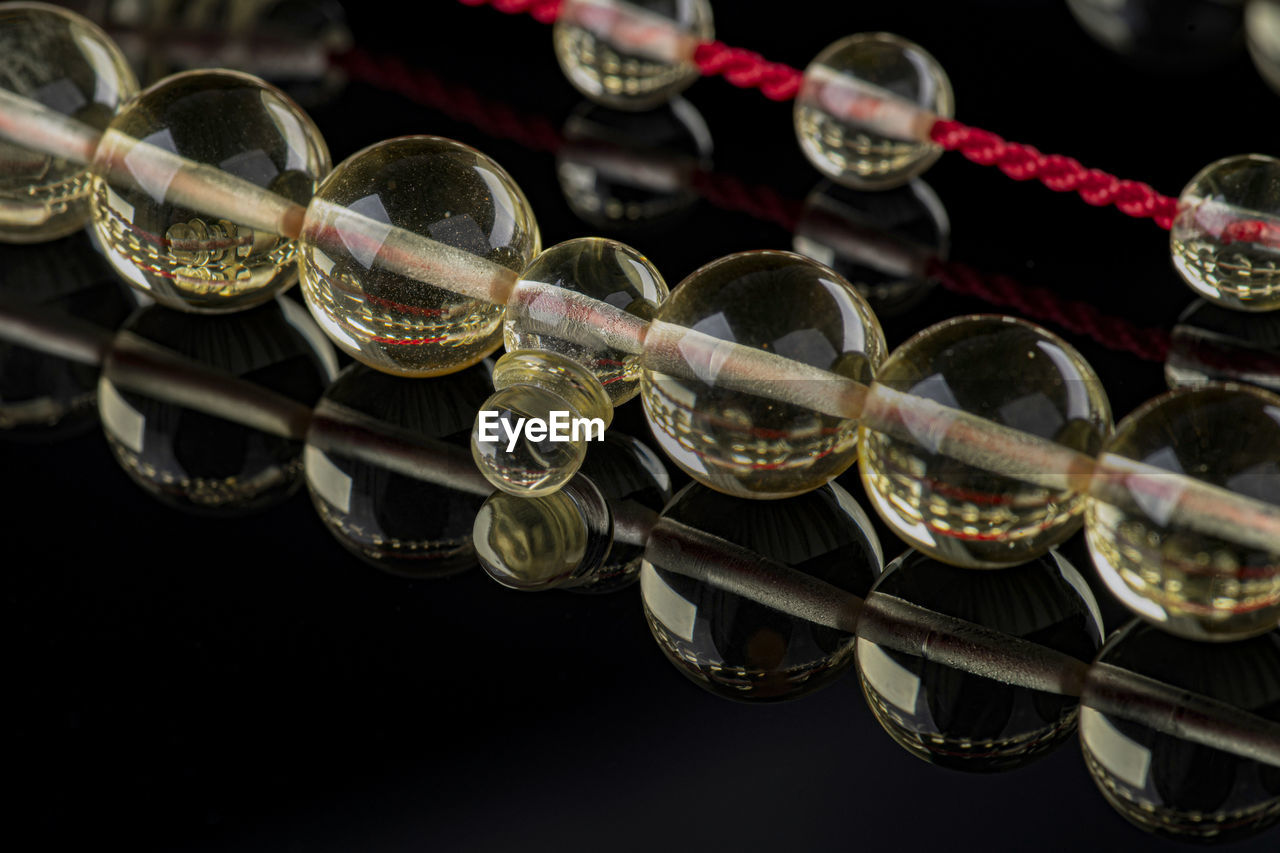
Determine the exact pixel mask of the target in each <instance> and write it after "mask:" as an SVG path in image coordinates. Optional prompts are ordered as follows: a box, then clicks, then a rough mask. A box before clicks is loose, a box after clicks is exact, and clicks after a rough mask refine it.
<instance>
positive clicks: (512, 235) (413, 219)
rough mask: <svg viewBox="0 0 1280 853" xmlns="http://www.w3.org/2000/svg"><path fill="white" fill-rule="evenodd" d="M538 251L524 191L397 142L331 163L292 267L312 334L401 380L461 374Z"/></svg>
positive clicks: (453, 151)
mask: <svg viewBox="0 0 1280 853" xmlns="http://www.w3.org/2000/svg"><path fill="white" fill-rule="evenodd" d="M539 248H540V238H539V235H538V224H537V222H536V221H534V217H533V211H532V209H531V208H530V207H529V202H528V200H527V199H526V198H525V196H524V193H523V192H521V190H520V188H519V187H518V186H516V183H515V181H514V180H512V178H511V176H510V175H508V174H507V173H506V171H504V170H503V169H502V167H501V166H499V165H498V164H497V163H495V162H493V161H492V160H491V159H489V158H488V157H486V156H485V155H484V154H481V153H480V152H479V151H476V150H475V149H474V148H470V147H468V146H466V145H463V144H461V143H459V142H454V141H453V140H451V139H442V138H440V137H436V136H409V137H401V138H398V139H392V140H388V141H386V142H380V143H378V144H376V145H372V146H370V147H369V148H366V149H364V150H363V151H360V152H359V153H357V154H354V155H352V156H351V157H349V158H347V160H345V161H344V162H342V163H340V164H339V165H338V166H337V168H335V169H334V170H333V173H332V174H331V175H330V176H329V177H328V178H327V179H326V180H325V181H324V183H323V184H322V185H321V186H320V188H319V189H318V190H317V191H316V196H315V198H314V199H313V200H312V202H311V205H310V206H309V207H308V208H307V217H306V222H305V225H304V228H303V236H302V239H301V240H300V249H299V257H298V268H299V271H300V274H301V277H302V287H303V293H304V295H305V296H306V299H307V305H308V306H309V307H310V308H311V312H312V314H314V315H315V318H316V320H317V322H319V323H320V326H321V328H323V329H324V330H325V332H326V333H327V334H328V335H329V336H330V337H331V338H332V339H333V340H334V341H335V342H336V343H337V344H338V346H340V347H341V348H342V349H343V350H345V351H346V352H347V353H349V354H350V355H351V356H353V357H354V358H356V359H358V360H359V361H362V362H364V363H365V364H367V365H369V366H370V367H373V368H375V369H377V370H382V371H385V372H387V373H396V374H400V375H403V376H438V375H440V374H444V373H451V372H453V371H455V370H461V369H462V368H464V367H468V366H470V365H472V364H475V363H476V362H478V361H480V360H481V359H483V358H485V357H486V356H488V355H489V354H490V353H492V352H493V351H494V350H496V349H497V348H498V347H499V346H500V345H501V343H502V315H503V305H505V304H506V300H507V297H508V296H509V295H510V292H511V288H512V287H514V286H515V282H516V279H517V277H518V274H519V272H520V271H521V270H523V269H524V268H525V267H526V266H528V265H529V262H530V261H532V260H533V258H534V256H535V255H536V254H537V253H538V250H539Z"/></svg>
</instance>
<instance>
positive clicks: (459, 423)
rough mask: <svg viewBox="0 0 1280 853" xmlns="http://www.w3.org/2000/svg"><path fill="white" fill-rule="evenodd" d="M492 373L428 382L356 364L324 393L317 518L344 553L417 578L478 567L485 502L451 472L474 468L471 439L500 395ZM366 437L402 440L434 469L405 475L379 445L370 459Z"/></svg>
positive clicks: (314, 424)
mask: <svg viewBox="0 0 1280 853" xmlns="http://www.w3.org/2000/svg"><path fill="white" fill-rule="evenodd" d="M491 367H492V365H491V364H490V363H489V362H481V363H480V364H477V365H474V366H472V367H469V368H467V369H466V370H460V371H458V372H457V373H453V374H450V375H449V376H441V377H438V378H437V379H434V380H432V381H430V382H421V381H418V380H416V379H405V378H403V377H399V376H390V375H388V374H385V373H380V372H378V371H376V370H373V369H372V368H370V367H367V366H365V365H363V364H352V365H349V366H348V367H347V368H346V369H345V370H343V371H342V373H340V374H339V375H338V378H337V379H335V380H334V381H333V383H331V384H330V385H329V387H328V388H327V389H325V392H324V396H323V397H322V398H321V400H320V402H319V403H318V404H317V405H316V408H315V414H314V415H313V417H312V419H311V426H310V429H309V431H308V433H307V445H306V450H305V452H304V455H303V458H304V460H305V462H306V475H307V487H308V489H309V490H310V492H311V501H312V503H313V504H314V505H315V508H316V512H317V514H318V515H319V516H320V520H321V521H323V522H324V524H325V526H326V527H327V528H329V532H330V533H332V534H333V536H334V538H336V539H337V540H338V541H339V542H340V543H342V546H343V547H344V548H346V549H347V550H348V551H350V552H351V553H353V554H355V555H356V556H357V557H359V558H360V559H361V560H364V561H365V562H366V563H368V564H369V565H371V566H374V567H376V568H378V569H381V570H382V571H385V572H388V573H390V574H394V575H399V576H401V577H408V578H418V579H435V578H442V577H446V576H448V575H452V574H456V573H458V572H462V571H465V570H467V569H470V568H473V567H474V566H475V565H476V552H475V548H474V547H473V546H472V543H471V526H472V523H473V522H474V521H475V515H476V512H477V511H478V510H479V509H480V506H481V504H483V503H484V499H485V495H484V493H483V491H482V490H477V489H476V488H475V484H473V483H472V482H469V481H466V480H465V479H464V478H462V477H458V476H456V475H454V474H453V473H452V472H454V471H457V470H459V469H460V468H461V467H462V466H464V465H465V466H468V467H469V466H470V464H471V456H470V454H469V452H468V448H467V441H468V439H469V437H470V434H471V424H472V421H474V420H475V415H476V411H477V410H478V409H479V408H480V405H481V403H483V402H484V399H485V397H486V396H488V394H489V391H490V389H491V388H492V383H491V382H490V378H489V373H490V369H491ZM352 427H355V429H352ZM361 434H365V435H372V436H373V437H375V439H376V438H378V437H381V436H383V435H385V436H388V437H389V438H391V439H393V440H395V439H398V440H399V441H400V442H402V443H403V444H404V445H405V446H407V447H411V448H412V449H413V455H414V458H415V460H418V461H419V464H420V465H421V466H422V468H426V469H430V470H428V471H416V472H411V471H406V470H405V467H404V466H401V465H397V464H395V458H394V457H387V456H385V455H381V454H379V453H378V452H377V445H376V443H375V444H374V452H372V453H370V452H364V451H365V448H363V447H360V446H359V442H360V436H361ZM415 473H417V474H418V476H413V474H415ZM474 479H478V478H472V480H474Z"/></svg>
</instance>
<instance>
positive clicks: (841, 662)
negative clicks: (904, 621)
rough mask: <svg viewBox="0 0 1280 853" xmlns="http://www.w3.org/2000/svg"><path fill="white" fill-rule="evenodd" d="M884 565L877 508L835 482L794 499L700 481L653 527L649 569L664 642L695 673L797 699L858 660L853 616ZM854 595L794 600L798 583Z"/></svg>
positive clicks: (724, 692)
mask: <svg viewBox="0 0 1280 853" xmlns="http://www.w3.org/2000/svg"><path fill="white" fill-rule="evenodd" d="M880 567H881V552H880V544H879V541H878V540H877V539H876V535H875V531H874V530H873V529H872V527H871V523H870V521H869V520H868V519H867V516H866V513H865V512H863V511H862V508H861V507H859V506H858V504H857V502H855V501H854V499H853V498H852V497H851V496H850V495H849V493H848V492H846V491H845V490H844V489H842V488H840V487H839V486H837V485H836V484H834V483H831V484H829V485H827V486H824V487H822V488H820V489H817V490H815V491H811V492H809V493H808V494H805V495H801V496H800V497H796V498H791V499H789V500H784V501H768V502H761V501H748V500H742V499H740V498H731V497H727V496H725V495H721V494H717V493H716V492H713V491H711V490H709V489H706V488H704V487H702V486H700V485H698V484H696V483H694V484H690V485H689V486H688V487H686V488H685V489H684V490H683V491H681V492H680V494H678V495H676V497H675V499H674V500H673V501H672V502H671V504H669V505H668V506H667V508H666V509H665V510H664V511H663V513H662V517H661V519H659V521H658V523H657V525H656V526H655V528H654V529H653V531H652V532H651V533H650V535H649V542H648V545H647V547H646V549H645V559H644V563H643V565H642V567H641V570H640V592H641V597H642V598H643V600H644V612H645V618H646V620H647V621H648V623H649V628H650V630H651V631H652V632H653V636H654V639H656V640H657V641H658V646H659V648H661V649H662V651H663V653H665V654H666V656H667V658H668V659H669V660H670V661H671V662H672V663H674V664H675V665H676V667H677V668H678V669H679V670H680V671H681V672H682V673H684V674H685V675H686V676H688V677H689V678H690V679H691V680H693V681H694V683H696V684H698V685H699V686H702V687H705V688H706V689H708V690H710V691H712V692H713V693H716V694H718V695H721V696H727V697H729V698H731V699H742V700H748V701H771V700H780V699H793V698H796V697H798V696H803V695H805V694H807V693H811V692H813V691H814V690H816V689H818V688H819V687H823V686H825V685H826V684H829V683H830V682H831V681H832V680H833V679H834V678H836V676H838V675H839V674H840V673H841V672H843V671H844V670H845V668H847V667H848V666H849V665H850V664H851V663H852V662H853V648H854V635H853V633H852V630H851V629H852V624H853V618H854V616H855V615H856V607H857V599H856V598H854V596H862V595H865V594H866V592H867V590H868V589H869V588H870V586H871V583H872V582H873V581H874V580H875V577H876V575H877V574H878V573H879V571H880ZM791 589H796V590H800V591H802V592H804V593H809V594H812V595H817V596H821V597H822V598H823V600H824V601H828V602H837V603H839V602H843V603H844V605H845V606H844V607H843V608H840V607H837V608H835V610H837V611H839V613H840V615H842V617H843V618H841V619H837V620H831V621H833V622H838V623H839V624H825V623H824V624H819V623H818V622H814V621H810V619H809V618H803V616H802V615H801V614H799V613H796V612H794V611H795V610H797V609H799V610H802V611H803V612H804V613H808V614H810V618H818V617H817V616H816V614H818V613H820V612H821V613H832V611H833V608H830V607H828V608H815V609H813V610H812V611H809V610H805V609H804V608H794V607H792V608H790V610H788V609H787V605H788V604H794V603H795V597H794V596H793V595H792V594H790V593H789V592H788V590H791Z"/></svg>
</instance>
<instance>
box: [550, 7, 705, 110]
mask: <svg viewBox="0 0 1280 853" xmlns="http://www.w3.org/2000/svg"><path fill="white" fill-rule="evenodd" d="M714 37H715V31H714V28H713V25H712V20H711V4H710V3H708V2H707V0H565V3H564V5H563V6H561V7H560V15H559V17H558V18H556V23H555V27H554V29H553V39H554V42H555V50H556V59H557V60H559V62H560V69H561V70H562V71H563V72H564V74H565V76H566V77H568V78H569V82H570V83H572V84H573V85H574V87H575V88H577V90H578V91H579V92H581V93H582V94H584V95H586V96H587V97H588V98H590V99H592V100H593V101H596V102H597V103H600V104H603V105H605V106H608V107H613V108H614V109H620V110H645V109H649V108H650V107H656V106H658V105H659V104H662V103H663V102H665V101H667V100H669V99H671V98H672V97H674V96H676V95H678V94H680V93H681V92H683V91H684V90H685V89H686V88H687V87H688V86H689V84H690V83H692V82H693V81H694V80H696V79H698V68H697V66H695V65H694V64H693V51H694V48H695V47H696V46H697V44H698V42H701V41H711V39H713V38H714Z"/></svg>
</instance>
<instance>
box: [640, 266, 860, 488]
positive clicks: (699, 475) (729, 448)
mask: <svg viewBox="0 0 1280 853" xmlns="http://www.w3.org/2000/svg"><path fill="white" fill-rule="evenodd" d="M657 321H658V323H659V324H660V325H661V326H662V327H664V328H665V329H666V330H670V329H671V328H672V327H676V328H684V329H690V330H692V332H693V333H694V334H696V335H697V336H698V337H699V338H701V339H703V340H705V341H708V342H709V344H708V345H710V344H714V343H715V342H717V341H728V342H730V343H733V344H738V345H741V346H742V347H744V348H754V349H758V350H764V351H766V352H767V353H769V354H771V355H774V356H780V357H782V358H785V359H788V360H790V361H791V362H793V363H798V364H799V365H802V366H803V365H807V366H811V367H814V368H818V369H820V370H822V371H826V372H828V373H829V374H834V375H836V376H840V377H845V378H848V379H853V380H857V381H860V382H868V381H870V380H871V378H872V375H873V373H874V372H875V370H876V368H877V367H878V366H879V364H880V361H881V360H882V359H883V358H884V352H885V343H884V334H883V332H882V331H881V330H880V323H879V321H878V320H876V318H875V316H874V315H873V314H872V312H871V309H870V307H868V305H867V303H866V300H864V299H863V298H862V297H861V296H859V295H858V292H857V291H856V290H854V289H853V286H852V285H850V284H849V283H848V282H847V281H845V280H844V279H842V278H840V276H838V275H836V274H835V273H834V272H832V271H831V270H830V269H828V268H827V267H824V266H822V265H821V264H819V263H816V262H814V261H811V260H809V259H808V258H803V257H801V256H799V255H793V254H791V253H789V252H742V253H739V254H736V255H730V256H728V257H726V258H721V259H720V260H718V261H714V262H712V263H710V264H708V265H706V266H704V267H702V268H701V269H699V270H697V271H696V272H694V273H693V274H692V275H690V276H689V277H688V278H687V279H685V281H684V283H683V284H681V285H680V286H679V287H677V288H676V289H675V290H674V291H673V292H672V294H671V296H670V298H668V299H667V301H666V302H665V303H663V306H662V307H661V308H660V309H659V311H658V317H657ZM657 325H658V324H655V330H651V332H650V335H649V338H648V339H647V340H648V341H653V340H654V339H655V338H661V337H662V335H661V331H662V330H660V329H657V328H656V326H657ZM655 331H658V332H659V334H654V332H655ZM677 338H678V339H679V336H677ZM691 343H692V342H678V343H675V344H674V345H673V347H672V352H670V353H668V354H667V357H668V358H682V357H686V356H687V357H689V358H693V354H692V351H690V352H686V351H685V347H686V345H687V344H691ZM646 346H649V344H648V343H647V344H646ZM700 348H704V349H705V347H700ZM645 358H646V359H647V358H648V356H647V355H646V356H645ZM709 358H710V361H706V362H704V361H702V360H697V362H696V363H695V362H693V361H691V362H690V363H689V364H690V367H691V368H692V369H691V370H687V371H685V372H684V373H683V374H681V375H670V374H668V373H660V372H656V371H655V370H653V369H648V368H646V370H645V371H644V373H643V375H642V379H641V396H642V399H643V400H644V409H645V415H646V416H647V417H648V419H649V425H650V426H651V427H652V429H653V433H654V436H655V438H656V439H657V440H658V443H659V444H660V445H661V446H662V448H663V449H664V450H665V451H666V452H667V455H668V456H669V457H670V458H671V459H672V460H673V461H674V462H675V463H676V464H677V465H679V466H680V467H681V468H683V469H684V470H685V472H686V473H688V474H689V475H690V476H691V477H693V478H694V479H696V480H698V481H699V482H701V483H703V484H705V485H708V486H711V487H712V488H714V489H718V490H720V491H723V492H726V493H728V494H734V495H740V496H751V497H762V498H777V497H785V496H787V495H795V494H799V493H801V492H804V491H807V490H809V489H813V488H816V487H818V486H820V485H822V484H823V483H825V482H827V481H828V480H830V479H831V478H832V477H835V476H836V475H837V474H839V473H840V472H841V471H843V470H844V469H845V468H848V467H849V466H850V465H851V464H853V461H854V456H855V451H856V443H857V429H856V426H857V425H856V424H855V423H854V421H853V420H851V419H848V418H839V417H835V416H832V415H828V414H823V413H820V412H815V411H813V410H812V409H809V408H806V407H802V406H799V405H796V404H793V403H786V402H781V401H779V400H777V399H772V398H771V397H769V396H765V395H756V394H753V393H749V392H748V391H746V390H742V389H740V388H736V387H726V386H725V385H724V384H722V383H721V382H720V381H719V380H718V370H719V368H720V367H721V361H720V359H721V356H719V355H717V354H715V353H712V354H710V356H709ZM793 381H794V382H795V383H798V384H803V383H813V382H824V381H826V380H825V379H813V378H800V379H795V380H793ZM806 390H812V389H806Z"/></svg>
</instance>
